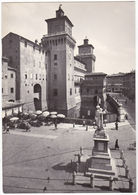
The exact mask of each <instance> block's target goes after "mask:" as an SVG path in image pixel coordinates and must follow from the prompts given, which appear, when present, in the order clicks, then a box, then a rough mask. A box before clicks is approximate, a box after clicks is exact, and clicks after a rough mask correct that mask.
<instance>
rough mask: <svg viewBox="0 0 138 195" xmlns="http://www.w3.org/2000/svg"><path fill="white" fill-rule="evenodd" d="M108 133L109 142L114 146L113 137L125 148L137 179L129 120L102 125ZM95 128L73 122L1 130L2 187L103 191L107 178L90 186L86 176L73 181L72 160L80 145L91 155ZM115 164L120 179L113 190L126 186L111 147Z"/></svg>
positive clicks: (58, 190) (33, 189)
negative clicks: (130, 147)
mask: <svg viewBox="0 0 138 195" xmlns="http://www.w3.org/2000/svg"><path fill="white" fill-rule="evenodd" d="M105 129H106V130H107V133H108V134H109V137H110V143H109V146H110V148H111V149H113V148H114V142H115V139H116V138H118V139H119V146H120V148H121V149H123V151H124V156H125V159H126V164H127V165H128V167H129V169H130V176H131V177H132V178H133V179H134V189H135V186H136V184H135V182H136V180H135V179H136V151H134V150H128V147H129V144H130V143H133V142H134V141H135V130H133V129H132V127H131V126H130V125H129V123H128V122H123V123H119V130H118V131H116V130H114V124H107V127H105ZM94 131H95V129H93V128H92V127H89V130H88V131H86V127H83V126H81V125H76V126H75V128H73V125H72V124H64V123H61V124H59V125H58V129H57V130H55V129H54V126H42V127H40V128H35V127H32V128H31V132H24V131H23V130H21V129H16V130H11V131H10V134H3V190H4V192H8V193H15V192H16V193H19V192H23V193H25V192H31V193H33V192H39V193H40V192H43V190H45V191H46V192H106V191H109V190H108V186H109V182H107V181H103V180H97V181H96V183H95V187H94V188H91V187H90V186H89V183H90V181H89V178H86V177H81V178H79V179H78V184H76V185H74V186H73V185H72V184H71V183H72V169H71V167H70V164H71V160H72V162H74V161H75V160H76V157H75V154H78V153H79V149H80V147H83V150H84V154H87V155H91V151H92V147H93V133H94ZM111 153H112V156H113V158H115V160H116V163H117V165H120V166H118V172H119V173H118V175H119V176H120V177H119V181H118V182H116V184H115V191H116V192H119V191H120V190H126V191H127V189H128V180H127V179H126V178H125V177H124V174H125V172H124V168H122V167H121V163H122V162H121V160H120V154H119V151H118V150H111Z"/></svg>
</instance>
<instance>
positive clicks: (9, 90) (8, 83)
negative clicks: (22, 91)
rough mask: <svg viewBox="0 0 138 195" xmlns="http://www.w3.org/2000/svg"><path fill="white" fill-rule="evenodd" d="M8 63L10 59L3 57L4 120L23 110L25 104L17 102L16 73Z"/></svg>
mask: <svg viewBox="0 0 138 195" xmlns="http://www.w3.org/2000/svg"><path fill="white" fill-rule="evenodd" d="M8 63H9V59H8V58H6V57H2V118H4V117H5V116H10V115H12V114H14V113H16V114H18V113H19V112H22V110H23V102H20V101H16V71H15V69H14V68H11V67H9V65H8Z"/></svg>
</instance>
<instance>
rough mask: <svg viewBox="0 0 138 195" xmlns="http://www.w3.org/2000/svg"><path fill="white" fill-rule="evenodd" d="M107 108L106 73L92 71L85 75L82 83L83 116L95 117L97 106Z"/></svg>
mask: <svg viewBox="0 0 138 195" xmlns="http://www.w3.org/2000/svg"><path fill="white" fill-rule="evenodd" d="M97 105H100V107H101V108H103V109H106V74H105V73H98V72H97V73H91V74H87V75H85V80H83V81H82V83H81V117H82V118H92V119H94V117H95V111H96V106H97Z"/></svg>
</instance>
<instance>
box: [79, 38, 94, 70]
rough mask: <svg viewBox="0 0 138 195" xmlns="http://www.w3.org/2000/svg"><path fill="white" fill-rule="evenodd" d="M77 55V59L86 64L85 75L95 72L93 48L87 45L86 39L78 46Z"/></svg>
mask: <svg viewBox="0 0 138 195" xmlns="http://www.w3.org/2000/svg"><path fill="white" fill-rule="evenodd" d="M78 48H79V55H78V57H79V58H80V59H81V60H82V61H83V62H85V63H86V69H87V73H92V72H94V71H95V60H96V57H95V55H94V54H93V50H94V47H93V45H91V44H89V40H88V39H87V38H85V39H84V43H83V45H80V46H78Z"/></svg>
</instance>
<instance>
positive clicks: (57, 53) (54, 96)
mask: <svg viewBox="0 0 138 195" xmlns="http://www.w3.org/2000/svg"><path fill="white" fill-rule="evenodd" d="M45 21H46V22H47V29H48V34H47V35H44V36H43V38H42V39H41V42H42V45H43V46H44V48H45V50H46V51H47V52H46V54H47V55H46V61H47V73H48V74H47V82H48V109H49V110H56V111H58V112H61V113H63V114H65V115H67V116H73V113H74V107H75V97H74V96H75V94H74V93H75V92H74V91H75V89H74V81H73V80H74V79H73V78H74V46H75V43H76V42H75V40H74V39H73V37H72V27H73V24H72V23H71V21H70V20H69V19H68V17H67V16H65V15H64V11H63V10H62V9H61V6H59V9H58V10H57V11H56V17H55V18H51V19H47V20H45Z"/></svg>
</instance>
